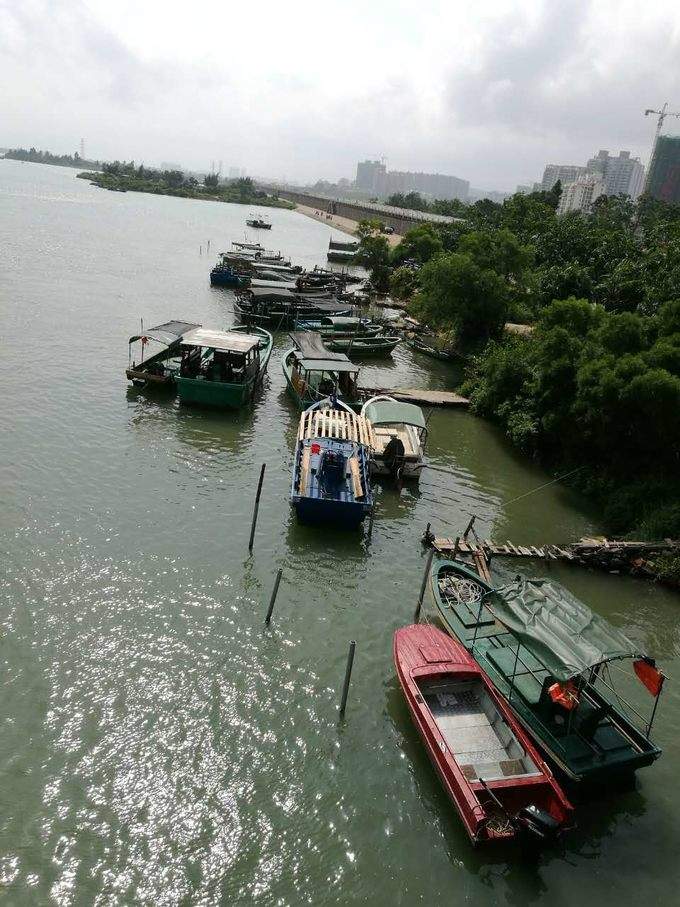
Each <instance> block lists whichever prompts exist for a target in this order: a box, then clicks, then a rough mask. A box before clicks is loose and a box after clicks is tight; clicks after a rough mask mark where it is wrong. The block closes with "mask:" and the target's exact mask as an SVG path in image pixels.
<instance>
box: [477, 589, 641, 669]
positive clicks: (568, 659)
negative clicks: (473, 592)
mask: <svg viewBox="0 0 680 907" xmlns="http://www.w3.org/2000/svg"><path fill="white" fill-rule="evenodd" d="M486 603H487V605H488V607H489V609H490V611H491V612H492V613H493V614H494V616H495V617H496V618H497V619H498V620H499V621H500V622H501V623H502V624H503V625H504V626H506V627H507V628H508V629H509V630H510V631H511V632H512V633H513V634H514V636H516V637H517V638H518V639H519V640H520V641H521V643H522V645H523V646H525V647H526V648H527V649H528V650H529V651H530V652H533V654H534V655H535V656H536V657H537V658H538V659H539V660H540V661H541V662H543V664H544V665H545V667H546V668H547V669H548V670H549V671H550V673H551V674H552V675H553V676H554V677H555V678H556V680H561V681H564V680H568V679H569V678H570V677H575V676H576V675H577V674H581V673H582V672H583V671H586V670H588V669H589V668H591V667H594V666H595V665H597V664H600V663H602V662H605V661H611V660H613V659H616V658H630V657H634V656H635V655H637V654H639V652H638V650H637V649H636V647H635V646H634V645H633V643H632V642H631V641H630V640H629V639H628V637H627V636H625V635H624V634H623V633H622V632H621V631H620V630H618V629H617V628H616V627H612V626H611V624H609V623H607V621H606V620H605V619H604V618H603V617H599V615H597V614H593V612H592V611H591V610H590V608H588V607H586V605H584V604H583V602H580V601H579V600H578V599H577V598H574V596H573V595H570V594H569V593H568V592H567V591H566V590H565V589H560V588H558V587H556V586H553V585H552V584H551V583H547V582H544V581H536V580H526V579H518V580H517V581H516V582H514V583H510V584H508V585H506V586H501V588H499V589H496V590H495V592H492V593H491V595H490V596H489V597H488V598H487V599H486Z"/></svg>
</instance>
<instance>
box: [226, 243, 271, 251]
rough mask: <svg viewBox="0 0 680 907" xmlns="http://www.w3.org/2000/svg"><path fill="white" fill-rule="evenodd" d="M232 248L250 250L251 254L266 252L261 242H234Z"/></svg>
mask: <svg viewBox="0 0 680 907" xmlns="http://www.w3.org/2000/svg"><path fill="white" fill-rule="evenodd" d="M231 244H232V246H234V248H236V249H248V250H249V251H251V252H264V246H263V245H262V244H261V243H259V242H237V241H236V240H232V243H231Z"/></svg>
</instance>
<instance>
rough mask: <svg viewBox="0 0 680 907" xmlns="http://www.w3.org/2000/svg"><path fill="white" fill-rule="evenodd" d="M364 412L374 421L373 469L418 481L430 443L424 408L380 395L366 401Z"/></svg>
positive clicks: (367, 417)
mask: <svg viewBox="0 0 680 907" xmlns="http://www.w3.org/2000/svg"><path fill="white" fill-rule="evenodd" d="M361 415H362V416H364V417H365V418H366V419H368V421H369V422H370V423H371V429H372V437H373V450H372V455H371V471H372V472H373V473H374V474H375V475H379V476H392V477H393V478H395V479H397V480H400V479H415V480H416V481H417V480H418V479H419V478H420V473H421V472H422V470H423V466H424V465H425V445H426V444H427V423H426V421H425V416H424V415H423V411H422V409H421V408H420V407H419V406H416V405H415V403H402V402H401V401H399V400H395V399H394V397H388V396H387V395H385V394H380V395H379V396H377V397H371V399H370V400H367V401H366V402H365V403H364V405H363V406H362V407H361Z"/></svg>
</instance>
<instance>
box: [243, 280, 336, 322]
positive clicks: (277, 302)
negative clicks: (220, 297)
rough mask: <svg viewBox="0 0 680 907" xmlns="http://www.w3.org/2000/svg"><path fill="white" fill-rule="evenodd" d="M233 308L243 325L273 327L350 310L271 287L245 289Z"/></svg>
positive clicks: (333, 303)
mask: <svg viewBox="0 0 680 907" xmlns="http://www.w3.org/2000/svg"><path fill="white" fill-rule="evenodd" d="M234 309H235V311H236V313H237V314H238V316H239V318H240V319H241V321H242V322H243V323H244V324H264V325H268V326H270V327H272V328H274V329H275V330H280V329H282V328H290V327H294V326H295V325H296V324H297V322H298V321H300V320H303V321H305V320H308V319H312V318H318V317H321V316H323V315H343V314H349V313H350V312H351V311H352V310H351V308H350V307H347V306H345V307H343V305H342V304H341V303H335V302H330V301H326V300H324V299H315V298H314V297H307V296H303V295H301V294H299V293H292V292H291V291H290V290H280V291H278V292H277V291H276V290H273V289H254V290H248V291H247V292H245V293H243V294H241V295H240V296H239V299H238V302H237V303H236V304H235V306H234Z"/></svg>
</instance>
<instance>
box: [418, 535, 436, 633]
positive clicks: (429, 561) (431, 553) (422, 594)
mask: <svg viewBox="0 0 680 907" xmlns="http://www.w3.org/2000/svg"><path fill="white" fill-rule="evenodd" d="M433 557H434V548H430V550H429V551H428V553H427V562H426V564H425V573H424V574H423V582H422V584H421V586H420V597H419V598H418V607H417V608H416V613H415V614H414V615H413V623H414V624H417V623H418V621H419V620H420V609H421V608H422V607H423V598H424V597H425V588H426V587H427V578H428V576H429V575H430V568H431V567H432V558H433Z"/></svg>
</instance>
